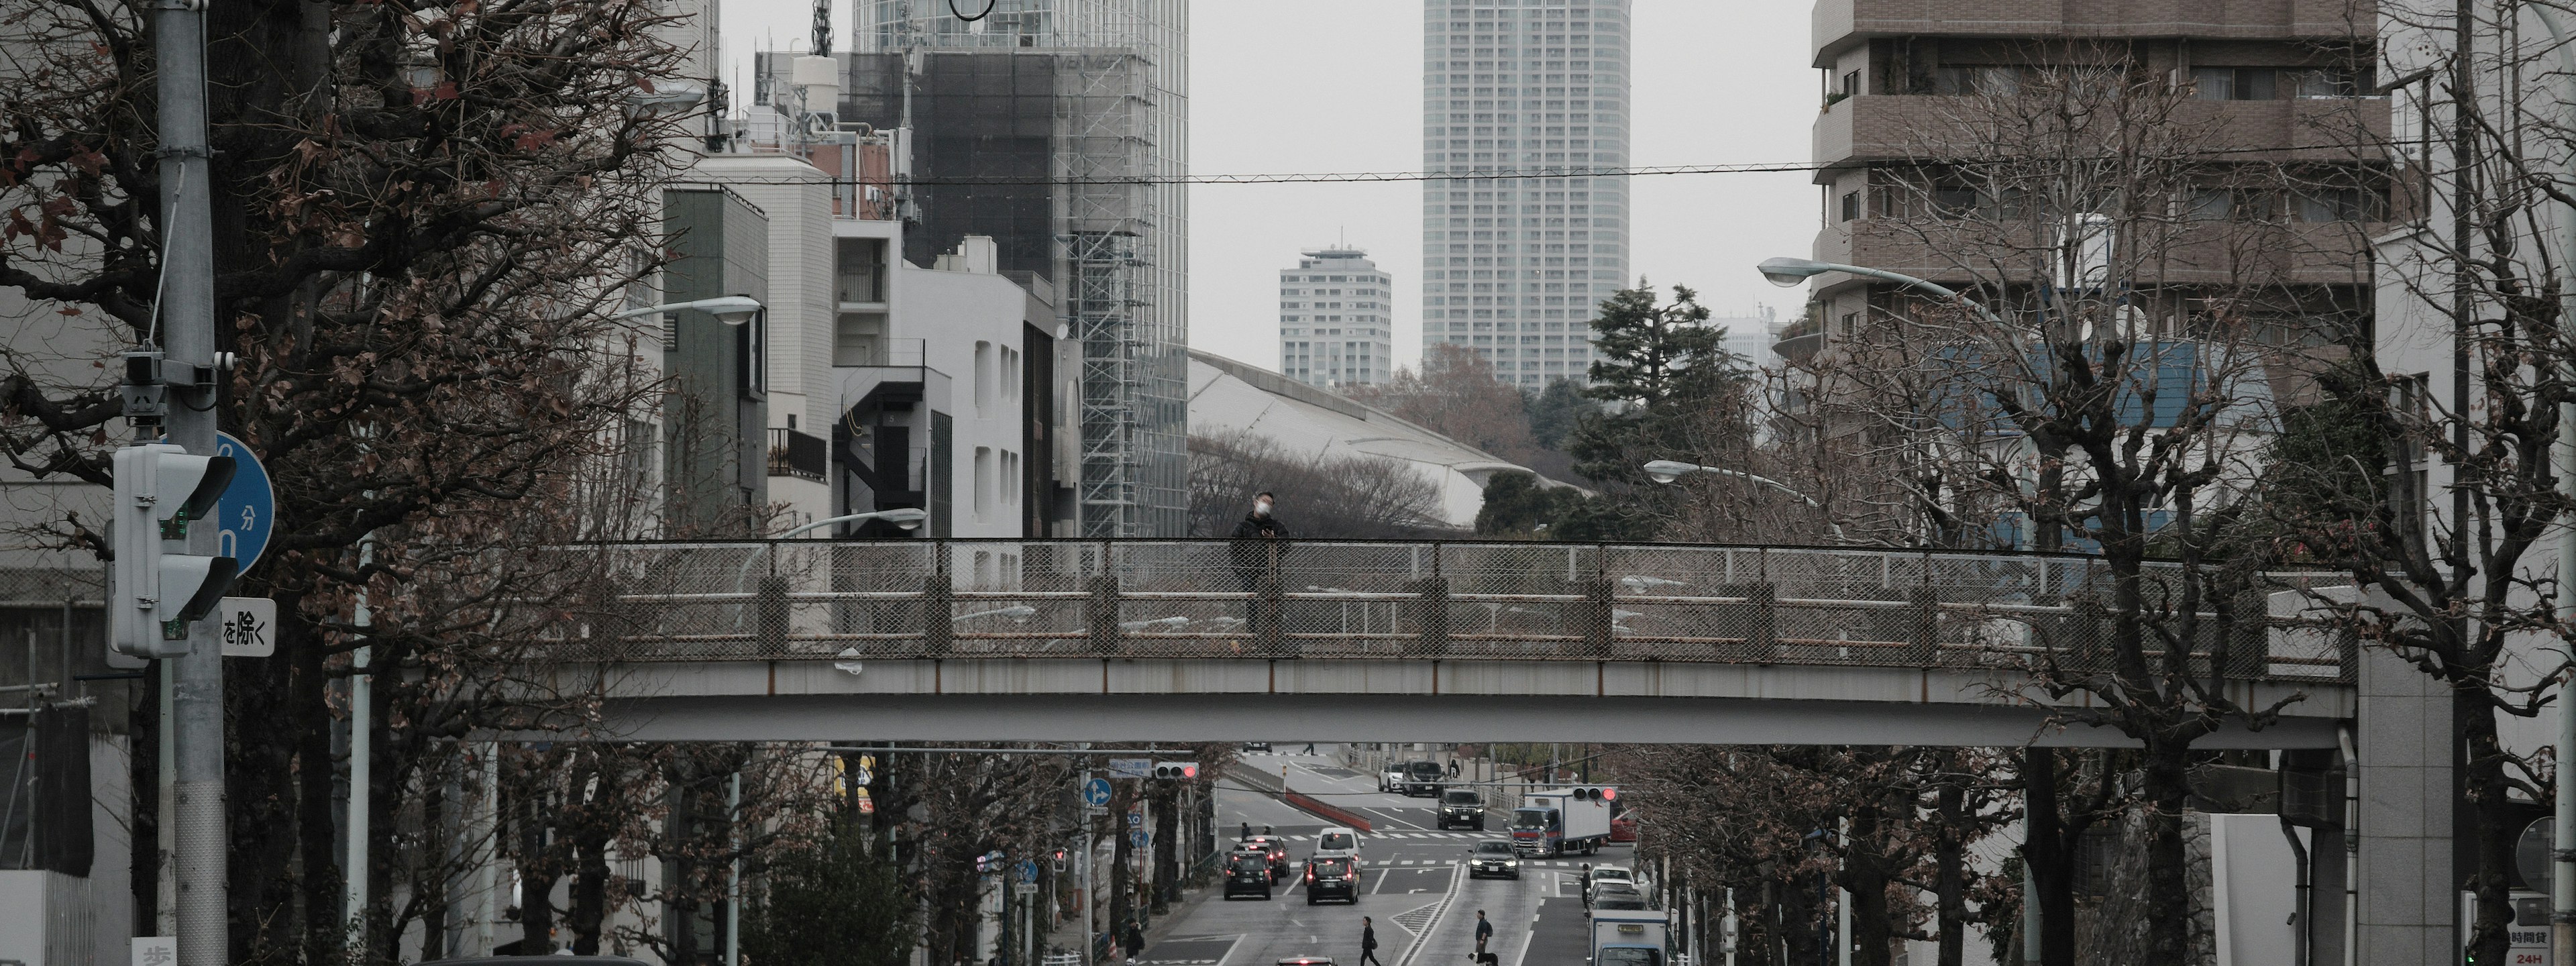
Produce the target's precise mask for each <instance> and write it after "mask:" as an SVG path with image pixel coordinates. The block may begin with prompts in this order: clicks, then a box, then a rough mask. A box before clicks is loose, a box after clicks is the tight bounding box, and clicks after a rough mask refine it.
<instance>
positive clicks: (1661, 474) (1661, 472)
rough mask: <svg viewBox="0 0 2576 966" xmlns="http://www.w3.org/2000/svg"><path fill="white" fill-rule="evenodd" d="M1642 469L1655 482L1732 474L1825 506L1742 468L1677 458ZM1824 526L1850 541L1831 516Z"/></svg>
mask: <svg viewBox="0 0 2576 966" xmlns="http://www.w3.org/2000/svg"><path fill="white" fill-rule="evenodd" d="M1643 469H1644V470H1645V471H1646V475H1647V476H1650V477H1653V478H1654V480H1655V482H1657V483H1676V482H1679V481H1680V480H1681V478H1682V477H1685V476H1689V475H1691V474H1693V473H1715V474H1717V475H1719V476H1732V477H1735V478H1737V479H1743V480H1752V481H1753V482H1755V483H1760V484H1762V485H1764V486H1767V487H1770V488H1772V489H1774V490H1778V491H1780V492H1782V493H1786V494H1789V495H1790V496H1794V497H1797V498H1798V499H1800V500H1803V501H1805V502H1806V504H1807V505H1808V506H1811V507H1815V508H1816V509H1818V510H1823V509H1824V508H1825V505H1824V504H1822V503H1818V502H1816V498H1815V497H1812V496H1808V495H1806V494H1805V493H1801V492H1799V491H1797V490H1795V489H1791V488H1790V486H1789V484H1786V483H1782V482H1780V481H1778V480H1775V479H1772V478H1770V477H1768V476H1756V475H1754V474H1751V473H1747V472H1744V471H1743V470H1730V469H1727V468H1725V467H1723V466H1701V465H1699V464H1697V463H1684V462H1681V461H1679V460H1656V461H1654V462H1651V463H1648V464H1646V465H1645V466H1644V467H1643ZM1825 526H1827V527H1831V528H1832V529H1833V533H1834V539H1835V540H1836V541H1838V542H1842V543H1850V542H1851V540H1850V539H1849V538H1847V537H1844V536H1843V525H1842V524H1839V523H1835V522H1834V521H1833V520H1832V519H1831V518H1828V519H1826V520H1825Z"/></svg>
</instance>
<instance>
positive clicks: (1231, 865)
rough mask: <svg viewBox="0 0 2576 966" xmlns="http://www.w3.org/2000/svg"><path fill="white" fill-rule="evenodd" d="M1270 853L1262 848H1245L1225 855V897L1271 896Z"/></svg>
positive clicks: (1264, 898)
mask: <svg viewBox="0 0 2576 966" xmlns="http://www.w3.org/2000/svg"><path fill="white" fill-rule="evenodd" d="M1270 886H1271V877H1270V855H1269V854H1268V853H1266V852H1263V851H1262V850H1260V849H1249V848H1248V849H1243V850H1241V851H1238V852H1236V853H1234V854H1233V855H1229V856H1226V857H1225V897H1226V898H1228V899H1232V898H1234V897H1235V896H1239V895H1244V896H1260V897H1261V898H1262V899H1263V900H1265V901H1266V900H1268V899H1269V898H1270Z"/></svg>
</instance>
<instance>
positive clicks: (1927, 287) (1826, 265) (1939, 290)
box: [1754, 258, 2003, 322]
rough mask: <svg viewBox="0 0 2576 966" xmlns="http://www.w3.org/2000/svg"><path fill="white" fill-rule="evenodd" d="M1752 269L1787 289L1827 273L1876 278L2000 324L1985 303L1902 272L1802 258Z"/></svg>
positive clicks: (1770, 260) (1772, 262) (1772, 260)
mask: <svg viewBox="0 0 2576 966" xmlns="http://www.w3.org/2000/svg"><path fill="white" fill-rule="evenodd" d="M1754 269H1755V270H1757V271H1759V272H1761V273H1762V277H1763V278H1764V279H1767V280H1769V281H1770V283H1771V284H1773V285H1777V286H1780V287H1781V288H1788V287H1790V286H1793V285H1797V284H1799V283H1801V282H1805V281H1806V280H1808V279H1810V278H1814V277H1816V276H1818V275H1822V274H1824V273H1826V272H1842V273H1844V274H1848V275H1859V276H1862V277H1864V278H1875V279H1879V280H1881V281H1888V282H1895V283H1897V284H1899V285H1905V286H1910V287H1913V288H1919V289H1922V290H1923V291H1926V292H1930V293H1932V294H1934V295H1938V296H1940V297H1942V298H1945V299H1949V300H1951V301H1954V302H1962V303H1965V304H1966V305H1967V306H1968V307H1969V308H1972V309H1975V310H1977V314H1978V315H1981V316H1984V317H1985V319H1986V321H1988V322H2000V321H2003V320H2001V319H1998V318H1996V317H1995V313H1994V311H1993V310H1991V309H1988V308H1986V307H1985V305H1984V304H1982V303H1980V302H1978V301H1977V300H1975V299H1972V298H1969V297H1967V296H1965V295H1961V294H1959V292H1958V290H1956V289H1952V288H1950V287H1949V286H1946V285H1941V284H1939V283H1936V282H1931V281H1927V280H1924V279H1919V278H1915V277H1914V276H1912V275H1907V274H1905V273H1903V272H1891V271H1888V270H1886V269H1883V268H1870V267H1868V266H1865V265H1844V264H1840V263H1837V262H1817V261H1809V260H1807V259H1804V258H1773V259H1768V260H1765V261H1764V262H1763V263H1762V264H1760V265H1756V266H1754Z"/></svg>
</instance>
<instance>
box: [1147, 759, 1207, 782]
mask: <svg viewBox="0 0 2576 966" xmlns="http://www.w3.org/2000/svg"><path fill="white" fill-rule="evenodd" d="M1197 777H1199V763H1198V762H1195V761H1163V762H1156V763H1154V778H1155V779H1156V780H1159V781H1167V782H1168V781H1186V780H1188V779H1192V778H1197Z"/></svg>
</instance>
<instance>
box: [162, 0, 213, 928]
mask: <svg viewBox="0 0 2576 966" xmlns="http://www.w3.org/2000/svg"><path fill="white" fill-rule="evenodd" d="M156 6H157V7H158V8H159V9H157V10H156V11H155V12H154V14H153V34H154V37H155V40H154V45H153V59H154V65H155V67H156V69H157V73H158V77H159V86H158V91H157V93H158V96H159V102H160V103H159V107H160V116H159V118H158V122H159V125H160V132H159V133H160V138H161V158H160V170H159V172H158V173H159V175H160V178H161V198H162V203H163V214H162V218H161V224H160V226H159V227H160V229H161V253H160V255H161V282H160V284H161V292H162V294H161V300H160V301H161V304H160V312H159V314H158V316H157V318H156V320H155V322H156V324H157V325H159V326H160V328H161V330H162V331H161V339H160V342H161V348H162V351H164V352H165V353H167V354H168V358H169V359H170V361H172V362H176V363H182V364H188V365H195V366H203V367H206V371H215V370H214V366H215V261H214V259H215V256H214V251H215V233H214V226H213V221H212V216H213V210H214V209H213V205H212V204H211V203H210V201H209V198H210V196H211V194H212V192H211V190H210V189H211V188H212V186H213V179H212V177H211V176H210V175H209V174H208V171H207V160H208V158H209V156H210V153H211V152H210V151H209V148H208V144H207V140H206V9H205V8H206V5H205V3H204V0H163V2H161V3H159V4H156ZM169 392H171V393H172V394H173V395H176V396H177V397H178V398H176V399H173V400H172V402H173V403H175V405H172V406H170V407H169V412H168V415H167V416H166V417H165V421H164V423H163V427H164V429H165V430H166V431H167V433H168V436H169V439H170V442H172V443H176V444H178V445H179V446H181V447H184V448H185V449H186V450H187V451H188V452H189V453H190V454H191V455H197V456H213V455H215V405H214V404H215V399H216V397H217V395H218V390H217V388H216V386H215V385H214V384H212V383H200V384H197V385H191V386H177V385H173V386H171V387H169ZM192 396H193V397H195V398H189V397H192ZM215 529H216V528H214V527H191V528H189V531H188V552H190V553H192V554H203V555H207V556H213V555H215V554H216V553H217V552H218V551H217V549H216V546H215V539H216V533H215ZM165 660H171V661H175V662H176V664H175V667H174V668H173V671H172V674H171V683H172V685H173V687H172V692H173V693H172V695H171V713H172V717H173V719H174V720H173V721H172V722H171V737H172V746H171V747H169V748H166V749H164V751H163V753H164V754H168V755H170V756H171V757H172V758H173V759H174V760H175V765H176V767H175V771H176V772H177V774H176V776H175V779H176V780H175V781H173V782H172V786H173V787H172V792H173V799H174V805H175V807H174V808H173V809H172V812H173V816H174V819H175V821H174V823H173V824H174V825H176V826H177V827H176V828H175V829H174V830H173V833H174V834H173V844H174V845H175V846H176V851H177V853H178V855H177V856H176V858H177V860H178V882H179V895H178V905H179V935H178V939H179V963H180V966H223V964H224V962H225V959H226V955H227V951H228V940H227V938H226V935H225V914H226V913H225V906H226V901H225V895H224V889H225V886H224V880H225V869H224V849H225V843H226V840H227V839H228V838H229V836H227V835H226V834H225V826H224V657H223V650H222V643H221V639H220V638H219V637H218V636H217V635H216V633H215V628H214V625H213V622H211V621H205V620H199V621H193V622H191V623H190V624H189V625H188V651H187V655H186V656H184V657H178V658H165Z"/></svg>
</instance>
